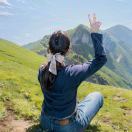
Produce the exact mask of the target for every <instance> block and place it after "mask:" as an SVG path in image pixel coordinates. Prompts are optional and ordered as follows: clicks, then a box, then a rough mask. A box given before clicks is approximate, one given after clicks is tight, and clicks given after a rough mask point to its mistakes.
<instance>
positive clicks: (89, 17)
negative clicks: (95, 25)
mask: <svg viewBox="0 0 132 132" xmlns="http://www.w3.org/2000/svg"><path fill="white" fill-rule="evenodd" d="M88 19H89V23H90V25H91V24H92V20H91V16H90V14H88Z"/></svg>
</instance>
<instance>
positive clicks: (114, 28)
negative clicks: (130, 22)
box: [107, 24, 131, 30]
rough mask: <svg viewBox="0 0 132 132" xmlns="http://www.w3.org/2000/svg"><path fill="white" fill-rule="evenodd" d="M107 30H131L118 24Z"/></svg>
mask: <svg viewBox="0 0 132 132" xmlns="http://www.w3.org/2000/svg"><path fill="white" fill-rule="evenodd" d="M107 30H131V29H129V28H128V27H126V26H124V25H121V24H118V25H115V26H112V27H110V28H108V29H107Z"/></svg>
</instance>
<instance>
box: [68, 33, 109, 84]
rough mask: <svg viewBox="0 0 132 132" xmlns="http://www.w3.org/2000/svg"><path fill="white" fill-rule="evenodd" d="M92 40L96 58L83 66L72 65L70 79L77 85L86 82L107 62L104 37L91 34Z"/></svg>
mask: <svg viewBox="0 0 132 132" xmlns="http://www.w3.org/2000/svg"><path fill="white" fill-rule="evenodd" d="M91 38H92V42H93V46H94V50H95V58H94V59H93V60H91V61H88V62H85V63H83V64H77V65H70V67H69V71H70V77H72V78H73V80H74V81H75V83H76V84H78V83H80V82H81V81H83V80H85V79H86V78H87V77H89V76H91V75H92V74H94V73H95V72H96V71H98V70H99V69H100V68H101V67H102V66H103V65H104V64H105V63H106V62H107V58H106V53H105V49H104V47H103V45H102V40H103V35H102V34H99V33H91Z"/></svg>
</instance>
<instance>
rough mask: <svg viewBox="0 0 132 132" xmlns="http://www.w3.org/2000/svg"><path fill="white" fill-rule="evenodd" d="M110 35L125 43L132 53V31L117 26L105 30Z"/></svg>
mask: <svg viewBox="0 0 132 132" xmlns="http://www.w3.org/2000/svg"><path fill="white" fill-rule="evenodd" d="M105 32H107V33H108V34H109V35H111V36H113V37H115V38H116V39H117V40H119V41H121V42H122V43H123V42H124V43H125V46H126V47H128V48H129V49H131V51H132V30H131V29H129V28H127V27H125V26H122V25H116V26H114V27H111V28H109V29H107V30H105Z"/></svg>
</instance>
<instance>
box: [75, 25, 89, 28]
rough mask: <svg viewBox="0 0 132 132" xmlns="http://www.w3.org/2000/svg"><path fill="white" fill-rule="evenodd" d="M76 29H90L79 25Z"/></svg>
mask: <svg viewBox="0 0 132 132" xmlns="http://www.w3.org/2000/svg"><path fill="white" fill-rule="evenodd" d="M76 29H88V27H87V26H86V25H83V24H79V25H78V26H77V27H76Z"/></svg>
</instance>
